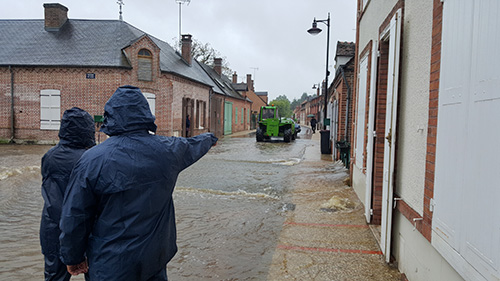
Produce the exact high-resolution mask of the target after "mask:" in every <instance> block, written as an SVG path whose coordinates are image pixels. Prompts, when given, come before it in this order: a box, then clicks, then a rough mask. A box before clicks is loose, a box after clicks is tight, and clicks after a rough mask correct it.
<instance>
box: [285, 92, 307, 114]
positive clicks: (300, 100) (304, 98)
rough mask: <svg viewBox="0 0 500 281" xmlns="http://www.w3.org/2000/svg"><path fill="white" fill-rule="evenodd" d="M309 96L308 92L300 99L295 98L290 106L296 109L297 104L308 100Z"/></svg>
mask: <svg viewBox="0 0 500 281" xmlns="http://www.w3.org/2000/svg"><path fill="white" fill-rule="evenodd" d="M308 98H309V96H308V95H307V93H303V94H302V96H301V97H300V99H293V101H292V103H291V104H290V108H291V109H292V111H293V110H295V108H296V107H297V106H299V105H300V104H301V103H302V102H303V101H305V100H307V99H308Z"/></svg>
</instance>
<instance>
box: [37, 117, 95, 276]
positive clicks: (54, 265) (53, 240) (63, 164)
mask: <svg viewBox="0 0 500 281" xmlns="http://www.w3.org/2000/svg"><path fill="white" fill-rule="evenodd" d="M59 139H60V140H59V143H58V144H57V145H56V146H54V147H52V148H51V149H50V150H49V151H48V152H47V153H46V154H45V155H44V156H43V157H42V179H43V182H42V196H43V199H44V205H43V211H42V219H41V224H40V244H41V246H42V253H43V255H44V258H45V272H44V275H45V280H47V281H48V280H69V279H70V278H71V275H70V274H69V273H68V271H67V270H66V265H65V264H63V263H62V262H61V260H60V259H59V235H60V234H61V230H60V229H59V220H60V217H61V208H62V204H63V198H64V192H65V190H66V185H67V184H68V181H69V177H70V174H71V170H72V169H73V166H74V165H75V164H76V162H77V161H78V159H80V156H81V155H82V154H83V152H85V151H86V150H87V149H88V148H90V147H92V146H94V145H95V127H94V120H93V119H92V116H90V114H88V113H87V112H86V111H84V110H82V109H80V108H77V107H73V108H71V109H68V110H66V111H65V112H64V114H63V118H62V120H61V126H60V129H59Z"/></svg>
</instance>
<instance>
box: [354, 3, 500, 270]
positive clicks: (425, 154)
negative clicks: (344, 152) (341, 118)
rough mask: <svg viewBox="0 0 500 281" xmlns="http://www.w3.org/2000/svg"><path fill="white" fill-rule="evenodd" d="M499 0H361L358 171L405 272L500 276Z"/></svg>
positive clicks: (390, 250)
mask: <svg viewBox="0 0 500 281" xmlns="http://www.w3.org/2000/svg"><path fill="white" fill-rule="evenodd" d="M498 13H500V5H498V3H497V1H496V0H454V1H451V0H422V1H403V0H391V1H376V0H358V14H357V28H356V37H357V38H356V44H357V47H356V60H355V67H356V72H355V73H356V78H355V81H356V84H355V85H354V86H355V91H354V94H353V99H354V108H355V110H356V112H355V114H353V117H354V118H355V120H354V122H355V127H354V132H353V134H352V137H351V144H352V151H351V156H352V157H351V169H350V171H351V180H352V185H353V188H354V190H355V191H356V193H357V195H358V197H359V198H360V200H361V201H362V202H364V205H365V216H366V220H367V222H369V223H370V224H372V226H374V228H375V229H378V230H379V232H378V233H379V234H377V235H378V236H380V247H381V250H382V252H383V253H384V256H385V260H386V261H387V262H393V261H395V262H396V264H397V266H398V268H399V270H400V271H401V272H402V273H403V274H404V278H405V279H406V280H499V279H500V239H498V237H500V209H499V207H498V202H499V201H500V193H499V188H498V182H499V180H498V176H497V174H498V171H499V169H500V165H499V163H500V162H499V161H498V159H500V150H499V149H498V144H499V143H500V130H499V129H498V128H499V126H498V120H500V110H499V109H500V94H499V93H500V92H499V91H498V85H499V84H498V81H500V68H498V65H500V59H499V57H498V56H496V55H494V54H495V53H494V50H495V48H496V46H498V43H499V38H500V22H499V21H498V20H497V15H498Z"/></svg>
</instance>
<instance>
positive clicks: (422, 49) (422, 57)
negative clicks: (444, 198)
mask: <svg viewBox="0 0 500 281" xmlns="http://www.w3.org/2000/svg"><path fill="white" fill-rule="evenodd" d="M432 9H433V3H432V1H430V0H426V1H406V2H405V7H404V23H403V28H404V31H403V49H402V52H401V62H402V65H401V71H400V75H401V84H400V85H401V88H400V89H401V90H400V92H399V102H400V104H399V106H400V107H399V119H398V120H399V122H398V134H399V135H398V140H397V141H398V153H397V178H396V185H395V188H396V193H397V194H398V195H400V196H401V197H402V198H403V200H404V201H405V202H406V203H407V204H408V205H409V206H410V207H412V208H413V209H414V210H415V211H417V212H418V213H420V214H421V215H422V214H423V202H424V183H425V161H426V149H427V122H428V111H429V81H430V63H431V43H432V42H431V38H432Z"/></svg>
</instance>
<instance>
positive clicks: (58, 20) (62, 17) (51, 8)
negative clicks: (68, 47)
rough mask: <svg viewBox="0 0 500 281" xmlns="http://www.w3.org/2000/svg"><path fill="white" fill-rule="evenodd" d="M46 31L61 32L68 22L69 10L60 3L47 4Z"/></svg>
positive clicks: (44, 5)
mask: <svg viewBox="0 0 500 281" xmlns="http://www.w3.org/2000/svg"><path fill="white" fill-rule="evenodd" d="M43 7H44V8H45V30H46V31H59V29H60V28H61V27H62V26H63V25H64V24H65V23H66V21H67V20H68V8H66V7H64V6H63V5H61V4H59V3H45V4H43Z"/></svg>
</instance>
